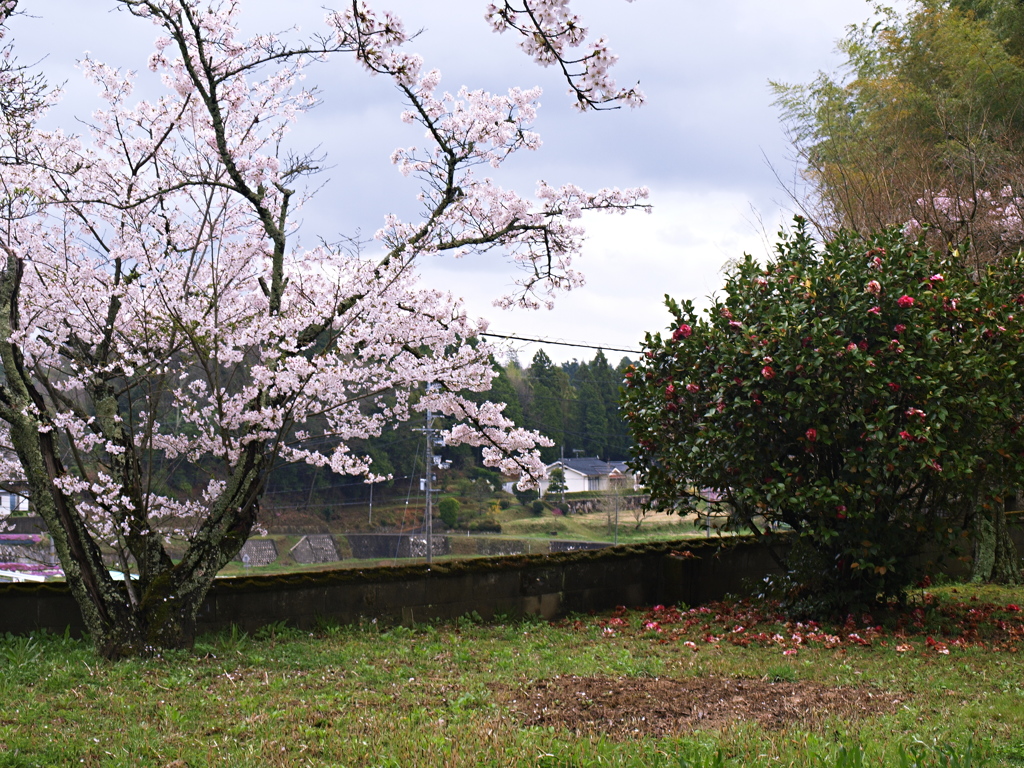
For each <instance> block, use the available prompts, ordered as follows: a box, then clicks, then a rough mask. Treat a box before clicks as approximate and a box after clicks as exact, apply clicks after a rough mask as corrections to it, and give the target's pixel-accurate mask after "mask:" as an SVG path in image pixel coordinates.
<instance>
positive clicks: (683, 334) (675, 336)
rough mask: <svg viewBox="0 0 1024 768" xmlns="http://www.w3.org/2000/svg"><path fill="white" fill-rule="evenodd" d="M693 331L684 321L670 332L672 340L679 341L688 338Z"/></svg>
mask: <svg viewBox="0 0 1024 768" xmlns="http://www.w3.org/2000/svg"><path fill="white" fill-rule="evenodd" d="M691 333H693V329H692V328H691V327H690V326H688V325H687V324H686V323H683V324H682V325H680V326H679V327H678V328H676V329H675V331H674V332H673V333H672V340H673V341H679V340H680V339H688V338H690V334H691Z"/></svg>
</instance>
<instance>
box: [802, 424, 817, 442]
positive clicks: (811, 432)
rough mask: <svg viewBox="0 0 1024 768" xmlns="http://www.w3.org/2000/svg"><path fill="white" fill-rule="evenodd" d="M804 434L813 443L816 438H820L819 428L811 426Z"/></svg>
mask: <svg viewBox="0 0 1024 768" xmlns="http://www.w3.org/2000/svg"><path fill="white" fill-rule="evenodd" d="M804 435H806V436H807V439H808V440H809V441H810V442H812V443H813V442H814V441H815V440H817V439H818V430H816V429H815V428H814V427H811V428H810V429H808V430H807V431H806V432H804Z"/></svg>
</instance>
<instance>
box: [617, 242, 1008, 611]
mask: <svg viewBox="0 0 1024 768" xmlns="http://www.w3.org/2000/svg"><path fill="white" fill-rule="evenodd" d="M777 251H778V252H777V256H776V257H775V258H774V259H773V260H771V261H770V262H769V263H768V264H767V265H764V266H762V265H760V264H758V263H757V262H755V261H754V260H753V259H752V258H750V257H749V256H748V257H746V259H745V260H744V261H743V262H741V263H740V264H738V265H737V266H736V267H735V268H734V269H733V271H732V272H730V273H729V275H728V278H727V282H726V286H725V290H724V294H723V296H722V298H720V299H716V300H715V301H714V303H713V305H712V307H711V309H710V310H708V312H707V314H706V315H705V316H703V317H702V316H699V315H698V314H697V313H696V311H695V310H694V307H693V304H692V303H690V302H684V303H683V304H677V303H676V302H674V301H672V300H667V302H668V306H669V309H670V311H671V313H672V315H673V317H674V324H673V326H672V329H671V333H670V334H669V335H668V336H662V335H661V334H656V335H653V336H652V335H648V337H647V340H646V342H645V346H646V348H647V356H645V357H644V358H642V360H641V363H640V364H639V365H638V366H637V367H636V368H635V369H634V370H631V371H628V372H627V374H626V376H627V382H628V383H627V387H626V396H625V401H624V407H625V408H626V409H627V416H628V418H629V420H630V425H631V429H632V432H633V436H634V439H635V441H636V448H635V451H636V457H635V459H634V461H633V462H632V464H631V466H633V467H634V469H635V470H636V471H637V472H638V473H639V475H640V477H641V480H642V482H643V483H644V485H645V486H646V487H647V488H649V489H650V492H651V496H652V499H653V500H654V501H655V502H656V504H657V506H658V507H659V508H661V509H677V510H679V511H680V512H690V511H697V510H698V509H701V508H702V507H703V505H704V504H705V503H706V502H705V501H704V500H702V499H701V496H702V495H704V491H705V490H707V489H710V490H711V491H713V492H714V493H713V494H711V495H710V498H712V499H716V498H718V497H721V499H722V500H723V503H724V504H725V505H727V507H728V509H729V510H731V513H732V515H733V516H734V519H735V521H736V522H737V523H739V524H742V525H743V526H745V527H749V528H751V529H752V530H754V531H755V532H758V533H767V532H768V531H769V530H770V529H771V528H773V527H775V526H778V525H786V526H788V527H789V528H791V529H792V530H793V531H795V532H796V534H797V537H798V538H797V541H796V543H795V545H794V546H793V548H792V550H790V552H789V555H788V557H787V559H786V565H787V568H788V570H789V572H790V574H791V576H792V577H793V578H794V579H795V582H796V584H797V588H796V590H795V591H794V592H792V593H791V594H790V596H789V597H790V600H792V601H793V602H794V603H795V604H797V605H803V606H805V607H806V606H816V607H822V606H825V607H828V608H832V609H837V610H843V611H845V610H850V609H855V608H858V607H861V606H870V605H872V604H874V603H876V602H877V601H879V600H882V601H884V600H886V599H888V598H891V597H896V598H902V597H903V595H904V592H905V590H906V588H907V587H908V586H909V585H911V584H913V583H914V582H915V581H916V580H917V579H919V578H920V576H921V573H922V570H921V569H922V568H923V567H924V563H923V562H922V560H921V558H920V555H921V554H922V550H923V548H924V547H925V545H926V544H928V543H929V542H932V543H934V542H936V541H943V540H945V539H947V538H948V536H949V535H950V534H951V533H955V532H956V531H959V530H961V528H962V526H964V525H972V524H973V523H974V521H975V520H981V521H986V522H987V524H988V525H989V526H991V527H992V529H993V530H994V531H995V532H996V538H997V539H998V547H1000V551H999V552H998V557H997V560H998V563H997V564H996V565H995V572H994V573H989V574H987V575H988V576H993V577H994V578H996V579H997V580H1001V581H1007V582H1017V581H1019V579H1020V564H1019V558H1018V557H1017V554H1016V551H1015V550H1014V548H1013V543H1012V540H1010V538H1009V535H1008V532H1007V530H1006V518H1005V512H1004V505H1003V501H1004V499H1005V498H1006V497H1007V495H1008V494H1011V493H1012V492H1013V489H1015V488H1016V487H1018V486H1019V484H1020V482H1021V480H1022V478H1024V431H1022V430H1021V426H1022V420H1024V417H1022V414H1021V411H1020V407H1019V406H1020V402H1021V397H1022V395H1024V380H1022V378H1021V376H1020V371H1019V369H1020V367H1021V364H1022V360H1024V316H1022V315H1021V311H1020V309H1021V304H1022V303H1024V260H1022V258H1021V257H1013V258H1012V259H1010V260H1008V261H1007V262H1005V263H1003V264H999V265H998V270H996V271H993V272H991V273H990V272H988V271H986V272H985V273H984V274H982V275H981V276H980V282H978V281H976V279H975V275H974V274H973V273H972V270H970V269H969V268H968V267H967V265H965V264H964V263H963V261H962V260H960V259H957V258H954V257H949V256H939V255H936V254H935V253H933V252H932V251H930V250H928V249H927V248H926V247H924V246H923V245H922V244H921V243H907V242H905V240H904V238H903V236H902V235H901V234H900V233H899V232H898V231H892V230H890V231H889V232H887V233H885V234H882V235H876V236H874V237H871V238H869V239H867V240H862V239H860V238H857V237H855V236H852V235H850V234H845V235H841V236H840V237H838V238H837V239H835V240H833V241H831V242H829V243H828V244H827V245H826V246H825V247H824V249H823V250H820V249H819V248H817V247H816V246H815V244H814V243H813V242H812V241H811V239H810V238H809V237H808V235H807V233H806V231H805V229H804V227H803V225H802V223H801V226H800V227H799V228H798V229H797V231H796V233H795V235H794V236H793V237H792V238H789V239H784V240H783V241H782V242H781V243H780V244H779V246H778V249H777ZM992 565H993V564H992V563H990V564H989V566H990V567H992Z"/></svg>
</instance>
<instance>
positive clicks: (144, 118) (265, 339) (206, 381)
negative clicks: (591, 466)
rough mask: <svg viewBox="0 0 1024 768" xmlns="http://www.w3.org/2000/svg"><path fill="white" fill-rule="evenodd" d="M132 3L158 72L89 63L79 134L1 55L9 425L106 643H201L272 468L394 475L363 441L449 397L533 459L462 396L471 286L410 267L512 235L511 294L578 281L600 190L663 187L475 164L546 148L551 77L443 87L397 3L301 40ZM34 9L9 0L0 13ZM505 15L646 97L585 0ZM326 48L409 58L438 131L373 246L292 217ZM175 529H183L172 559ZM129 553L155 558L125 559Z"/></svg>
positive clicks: (157, 0) (184, 0)
mask: <svg viewBox="0 0 1024 768" xmlns="http://www.w3.org/2000/svg"><path fill="white" fill-rule="evenodd" d="M118 5H119V7H120V8H121V9H122V10H124V11H127V12H128V13H130V14H132V15H133V16H135V17H138V19H139V20H140V23H143V24H145V23H149V24H152V25H154V26H155V27H156V29H157V33H158V34H159V37H158V39H157V41H156V50H155V52H154V53H153V55H152V56H151V57H150V59H149V69H150V70H151V71H152V72H154V73H156V75H158V76H159V78H160V80H161V81H162V83H163V84H164V87H165V92H164V94H163V95H162V96H161V97H160V98H159V99H156V100H154V101H142V102H140V103H137V104H135V103H133V97H132V88H133V82H134V81H135V79H136V75H135V74H134V73H132V72H128V71H121V70H118V69H115V68H113V67H110V66H108V65H106V64H103V63H101V62H98V61H95V60H93V59H91V58H86V59H85V60H84V61H83V62H82V69H83V70H84V72H85V74H86V76H87V77H88V79H89V80H90V82H91V83H92V84H93V85H91V86H90V87H94V86H95V87H98V88H99V89H100V91H101V95H102V99H103V101H104V106H103V108H102V109H100V110H98V111H97V112H95V113H94V114H93V116H92V119H91V121H90V122H89V124H88V126H87V131H86V133H85V134H84V135H82V136H77V135H72V134H67V133H64V132H61V131H50V132H47V131H42V130H39V129H38V128H37V127H36V124H37V122H38V120H39V118H40V117H41V116H42V114H43V111H44V109H45V107H46V105H47V103H48V102H49V100H50V99H51V98H53V95H52V94H48V93H46V92H45V91H44V90H41V89H40V88H39V84H38V81H34V80H33V79H32V77H31V75H30V73H27V72H26V71H24V70H20V69H18V68H17V67H16V66H14V65H13V64H12V63H11V59H10V58H5V59H3V60H0V63H6V65H7V66H6V68H5V69H3V71H2V73H0V77H2V78H3V82H2V83H0V93H2V94H3V98H0V109H2V110H3V115H2V117H3V120H2V121H0V162H2V163H3V174H2V177H0V197H2V203H3V205H2V207H0V211H2V220H0V250H2V252H3V256H4V268H3V270H2V272H0V364H2V366H3V374H4V375H3V380H2V382H0V420H2V422H3V423H4V424H5V425H6V428H7V434H6V435H5V436H4V438H5V441H4V442H9V444H10V445H11V446H12V447H13V450H14V452H15V454H16V456H17V459H18V464H20V471H21V472H23V473H24V476H25V478H26V479H27V481H28V484H29V486H30V488H31V494H32V501H33V504H34V506H35V508H36V510H37V511H38V512H39V514H41V515H42V517H43V518H44V519H45V521H46V524H47V526H48V528H49V531H50V534H51V535H52V537H53V542H54V546H55V548H56V551H57V554H58V556H59V557H60V560H61V564H62V565H63V567H64V571H65V574H66V576H67V581H68V584H69V586H70V588H71V591H72V594H73V595H74V596H75V598H76V600H77V601H78V604H79V605H80V607H81V609H82V614H83V617H84V619H85V625H86V628H87V629H88V631H89V633H90V635H91V636H92V639H93V641H94V642H95V644H96V646H97V648H98V650H99V651H100V652H101V653H102V654H103V655H105V656H107V657H111V658H116V657H120V656H124V655H130V654H139V653H148V652H151V651H152V650H153V649H157V648H163V647H178V646H188V645H189V644H190V643H191V641H192V634H193V627H194V623H195V617H196V613H197V611H198V610H199V607H200V605H201V603H202V601H203V598H204V597H205V595H206V593H207V590H208V589H209V587H210V584H211V583H212V580H213V578H214V576H215V575H216V574H217V572H218V571H219V570H220V569H221V568H222V567H223V566H224V565H225V564H226V563H227V562H228V561H229V560H231V559H232V558H233V557H235V555H236V554H237V553H238V551H239V549H240V547H241V546H242V544H243V543H244V542H245V540H246V538H247V537H248V536H249V534H250V532H251V531H252V528H253V525H254V523H255V522H256V517H257V512H258V509H259V505H260V500H261V498H262V496H263V493H264V491H265V488H266V479H267V476H268V473H269V472H270V471H271V469H272V468H273V466H274V465H275V464H276V463H278V462H304V463H306V464H309V465H311V466H315V467H322V468H326V469H329V470H331V471H332V472H335V473H339V474H348V475H356V476H363V477H367V478H370V479H373V478H374V477H375V474H374V468H373V466H372V465H371V463H370V460H369V458H368V457H367V456H365V455H361V454H359V453H357V452H355V451H354V450H353V448H352V446H353V445H358V441H363V440H366V439H368V438H372V437H375V436H377V435H379V434H380V433H381V430H382V429H383V428H384V427H385V426H386V425H388V424H390V423H393V422H394V421H396V420H397V421H402V420H405V419H408V418H409V417H410V415H411V412H412V411H416V410H424V409H430V410H431V411H433V412H435V413H439V414H442V415H444V416H447V417H450V418H452V419H453V420H454V421H455V422H456V426H454V427H452V428H451V429H450V430H448V432H447V435H446V438H447V440H448V441H449V442H450V443H453V444H454V443H468V444H471V445H475V446H480V447H482V450H483V457H484V460H485V461H486V462H487V463H488V464H490V465H492V466H496V467H499V468H500V469H501V470H502V471H504V472H509V473H526V474H527V475H529V474H538V473H539V472H540V471H541V465H540V460H539V457H538V455H537V452H536V449H537V446H539V445H544V444H545V443H544V442H543V439H542V438H541V437H540V436H539V435H537V434H536V433H530V432H528V431H526V430H523V429H520V428H517V427H515V425H513V424H512V423H511V422H510V421H509V420H508V419H507V418H506V417H505V416H504V415H503V413H502V408H501V406H500V405H495V404H492V403H489V402H476V401H475V399H474V398H472V397H470V396H469V395H468V393H471V392H480V391H483V390H486V389H487V388H488V387H489V385H490V382H491V380H492V378H493V375H494V372H493V370H492V367H491V364H490V350H488V348H487V347H486V346H485V345H483V344H478V343H475V341H476V336H477V333H478V330H479V329H478V327H477V326H476V324H474V323H473V322H471V321H470V320H469V319H468V318H467V317H466V314H465V312H464V311H463V309H462V307H461V306H460V304H459V303H458V302H457V301H456V300H454V299H453V298H452V297H451V296H449V295H447V294H444V293H442V292H439V291H434V290H429V289H426V288H422V287H420V286H418V285H417V283H416V276H415V271H414V267H415V263H416V261H417V260H418V259H419V258H420V257H422V256H425V255H433V254H438V253H463V252H466V251H472V250H481V251H483V250H489V249H498V250H499V251H502V252H504V253H506V254H508V255H509V256H510V257H511V259H512V260H514V261H515V262H516V263H517V264H519V265H521V266H522V267H524V271H523V272H522V277H521V278H520V279H519V281H518V283H517V287H516V289H515V291H514V292H513V293H512V294H510V295H508V296H506V297H504V303H505V304H507V305H513V304H520V305H524V306H537V305H539V304H544V303H547V302H550V301H551V298H552V296H553V295H554V294H555V293H556V292H557V291H559V290H563V289H567V288H570V287H573V286H575V285H577V284H578V282H579V276H578V275H577V274H576V273H575V272H574V271H573V269H572V268H571V267H570V262H571V260H572V258H573V257H574V256H575V255H576V253H577V251H578V249H579V245H580V242H581V236H582V231H581V230H580V228H579V227H578V219H579V217H580V216H581V214H582V212H583V211H587V210H611V211H622V210H628V209H631V208H635V207H638V206H640V205H642V203H641V200H642V199H643V197H644V196H645V195H646V192H645V191H644V190H627V191H619V190H613V189H606V190H601V191H599V192H597V193H587V192H584V191H583V190H581V189H579V188H578V187H576V186H573V185H567V186H565V187H561V188H554V187H551V186H548V185H546V184H544V183H543V182H541V183H540V185H539V187H538V190H537V193H536V197H535V199H528V198H525V197H522V196H520V195H518V194H516V193H515V192H512V191H509V190H503V189H500V188H499V187H497V186H496V185H495V183H494V182H493V181H492V180H491V179H490V178H483V177H481V176H477V175H476V174H475V169H474V166H477V165H483V164H486V165H488V166H490V167H491V169H492V170H493V169H497V168H499V167H500V166H501V164H502V163H503V161H504V160H505V159H506V158H507V157H508V156H509V155H511V154H512V153H514V152H517V151H519V150H522V149H535V148H536V147H537V146H538V138H537V136H536V134H535V133H534V132H533V131H531V130H530V123H531V121H532V120H533V117H534V114H535V111H536V108H537V99H538V96H539V91H537V90H521V89H515V88H514V89H512V90H510V91H509V93H508V94H507V95H494V94H489V93H485V92H483V91H469V90H467V89H462V90H460V91H459V92H457V93H454V94H452V93H444V92H440V91H439V90H438V84H439V80H440V75H439V74H438V73H437V71H436V70H428V69H426V68H425V67H424V66H423V62H422V59H421V58H420V57H418V56H416V55H414V54H412V53H409V52H407V51H406V50H405V48H404V46H405V43H406V42H407V41H408V37H409V36H408V35H407V34H406V32H405V29H404V27H403V26H402V23H401V21H400V20H399V19H398V18H396V17H395V16H393V15H391V14H387V13H384V14H377V13H376V12H374V11H373V10H371V9H370V8H369V7H368V6H367V5H365V4H364V3H362V2H352V3H346V4H345V7H344V9H343V10H342V11H339V12H329V13H328V14H327V16H326V20H325V24H326V26H325V28H324V30H323V32H321V33H320V34H318V35H316V36H314V37H312V38H310V39H309V40H306V41H298V42H289V41H287V40H285V39H283V38H281V37H278V36H275V35H267V34H263V35H258V36H256V37H254V38H251V39H248V40H246V39H241V38H240V37H239V36H238V32H237V24H238V20H239V15H240V12H241V11H240V7H241V6H240V3H238V2H227V3H221V2H211V3H206V2H203V1H201V0H119V3H118ZM13 9H14V2H12V0H5V1H4V2H2V3H0V22H2V21H4V20H6V18H7V16H8V15H9V14H10V13H11V12H12V11H13ZM489 19H490V22H491V24H492V26H493V27H494V29H495V30H497V31H505V30H513V31H518V32H522V33H524V35H525V36H524V37H523V43H522V45H523V48H524V49H525V50H526V52H527V53H528V54H529V55H531V56H532V57H533V58H535V59H536V60H537V61H539V62H541V63H543V64H556V65H559V66H561V68H562V69H563V71H564V72H565V73H566V76H567V78H568V81H569V83H570V85H571V88H572V93H573V97H574V103H575V104H576V106H578V107H580V108H581V109H587V108H596V107H600V106H602V105H605V106H612V105H613V102H614V101H616V100H618V101H620V102H622V101H624V102H626V103H636V102H637V101H638V99H639V95H638V94H637V93H636V92H635V91H633V90H629V89H627V90H623V89H619V88H617V87H616V86H615V85H614V83H613V82H612V81H611V79H610V78H609V76H608V66H609V64H610V63H611V62H612V60H613V58H612V57H610V56H609V55H608V53H607V51H606V50H605V48H604V46H603V42H600V41H599V42H598V43H597V44H596V46H595V47H593V48H592V49H591V50H590V51H589V52H584V53H583V54H580V55H578V56H576V57H575V59H574V58H573V56H574V55H575V53H574V52H575V51H578V50H580V48H579V46H581V45H582V44H583V43H584V42H585V37H586V34H585V31H584V30H583V28H582V27H581V26H580V25H579V23H578V19H576V17H574V16H572V15H571V14H570V13H569V9H568V7H567V6H566V5H565V4H564V3H554V4H551V3H539V2H534V1H533V0H522V1H521V2H519V3H517V4H513V3H505V4H503V5H500V6H499V5H493V6H491V10H490V12H489ZM332 53H333V54H350V55H352V56H353V57H354V58H355V60H356V61H357V62H358V63H359V64H360V65H361V66H362V67H364V68H365V69H366V70H367V71H368V72H370V73H371V74H376V75H381V76H384V77H386V78H389V79H390V80H391V81H392V82H393V83H394V86H395V88H396V89H397V92H398V94H399V96H400V98H401V100H402V101H403V102H404V104H405V106H406V111H405V113H404V114H403V120H405V121H406V122H408V123H412V124H416V125H419V127H420V128H421V129H423V131H424V132H425V136H426V139H425V142H424V143H423V144H422V147H421V148H414V147H410V148H405V149H400V150H398V151H396V152H395V154H394V155H393V161H394V162H395V164H396V165H397V166H398V168H399V170H400V171H401V172H402V173H404V174H405V175H408V176H412V177H414V178H415V179H417V180H418V182H419V186H420V196H419V199H420V201H421V203H422V212H421V215H420V217H419V218H418V219H417V220H414V221H403V220H401V219H399V218H398V217H397V216H394V215H389V216H387V217H386V218H385V220H384V225H383V227H382V228H381V229H380V230H379V231H378V233H377V240H378V242H379V243H380V245H381V246H382V252H381V254H380V255H379V256H374V257H369V256H367V255H364V254H361V253H359V252H358V251H355V252H353V251H352V250H350V249H346V248H344V247H339V246H333V245H330V244H329V242H330V241H326V240H325V241H323V242H322V244H321V245H319V246H317V247H315V248H312V249H301V248H299V247H298V246H297V245H295V244H294V242H293V238H292V235H293V232H294V230H295V227H296V218H295V217H296V215H297V212H298V210H299V208H300V207H301V203H302V201H303V200H304V199H305V198H306V197H307V196H308V195H309V194H310V192H309V190H308V189H307V188H306V186H305V185H304V179H305V177H307V176H308V175H309V174H310V173H311V172H313V171H315V170H316V167H317V163H316V161H315V159H314V158H313V157H312V156H311V155H308V154H304V153H303V151H302V150H301V148H300V149H293V148H292V147H291V146H290V144H289V137H288V129H289V127H290V126H291V125H292V123H293V122H294V121H295V120H296V119H298V118H299V117H300V116H301V114H302V113H304V112H305V111H306V110H308V109H311V108H312V107H314V106H315V104H316V98H315V95H314V94H312V93H310V92H309V91H307V90H304V89H303V88H302V86H301V85H300V80H301V77H302V75H303V71H304V70H305V69H306V68H307V67H309V66H313V65H315V64H319V63H321V62H323V61H324V60H325V59H326V58H327V56H328V55H329V54H332ZM357 193H358V190H357ZM426 384H430V385H433V386H431V387H430V388H425V387H424V385H426ZM414 393H418V394H416V396H414ZM417 397H418V399H416V398H417ZM182 462H186V463H188V464H190V465H192V466H193V467H195V468H196V469H197V471H198V472H200V473H201V474H202V476H203V478H204V483H203V486H202V488H201V489H198V490H197V492H196V493H194V494H193V495H191V496H188V497H184V498H183V497H177V496H174V495H170V494H166V493H162V492H161V488H163V487H165V486H164V485H163V479H164V478H163V477H162V476H161V473H162V472H171V471H173V467H174V466H175V465H176V464H180V463H182ZM7 469H9V467H7ZM168 536H173V537H177V538H179V539H180V540H184V542H185V543H186V545H187V548H186V549H185V551H184V554H183V556H182V557H181V558H180V559H179V560H172V559H171V556H170V554H169V552H168V549H167V547H166V537H168ZM109 552H112V553H114V555H115V556H116V557H117V558H118V560H119V562H120V563H121V564H122V565H123V567H124V569H125V570H126V571H127V570H128V569H131V570H132V571H133V572H135V573H136V574H137V575H138V580H137V581H132V580H128V579H127V578H126V579H125V580H124V581H123V582H122V581H114V580H113V579H112V578H111V576H110V575H109V572H108V570H107V566H106V563H105V561H104V560H105V556H106V554H107V553H109Z"/></svg>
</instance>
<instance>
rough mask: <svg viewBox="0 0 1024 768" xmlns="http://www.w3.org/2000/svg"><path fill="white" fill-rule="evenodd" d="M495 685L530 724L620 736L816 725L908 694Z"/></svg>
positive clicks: (756, 686) (778, 687)
mask: <svg viewBox="0 0 1024 768" xmlns="http://www.w3.org/2000/svg"><path fill="white" fill-rule="evenodd" d="M495 692H496V693H497V694H498V698H499V700H500V701H501V702H502V703H503V704H504V705H505V706H507V707H509V708H510V709H511V710H512V712H513V713H514V714H515V716H516V718H517V719H518V720H519V721H520V722H521V723H522V725H524V726H545V727H547V726H553V727H555V728H565V729H567V730H569V731H572V732H574V733H577V734H582V733H603V734H606V735H609V736H613V737H618V738H624V737H629V736H668V735H672V734H678V733H682V732H686V731H691V730H696V729H717V728H721V727H723V726H725V725H728V724H729V723H732V722H735V721H736V720H752V721H756V722H758V723H760V724H761V725H762V726H763V727H764V728H766V729H769V730H781V729H783V728H786V727H790V726H798V727H803V728H813V727H814V726H816V725H817V724H819V723H820V722H821V721H822V720H824V719H826V718H828V717H839V718H842V719H846V720H850V719H857V718H863V717H870V716H872V715H878V714H883V713H886V712H892V711H893V710H894V709H896V707H897V706H899V704H900V703H901V702H902V701H903V700H904V699H905V698H906V697H905V696H901V695H898V694H893V693H886V692H883V691H879V690H877V689H874V688H870V687H851V686H828V685H822V684H821V683H814V682H809V681H798V682H786V681H779V682H773V681H771V680H768V679H756V678H753V679H752V678H727V677H694V678H684V679H678V680H674V679H667V678H657V677H649V678H632V677H617V678H613V677H577V676H575V675H563V676H559V677H554V678H551V679H549V680H539V681H537V682H534V683H531V684H530V685H528V686H526V687H523V688H513V687H508V686H503V687H501V688H496V689H495Z"/></svg>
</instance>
